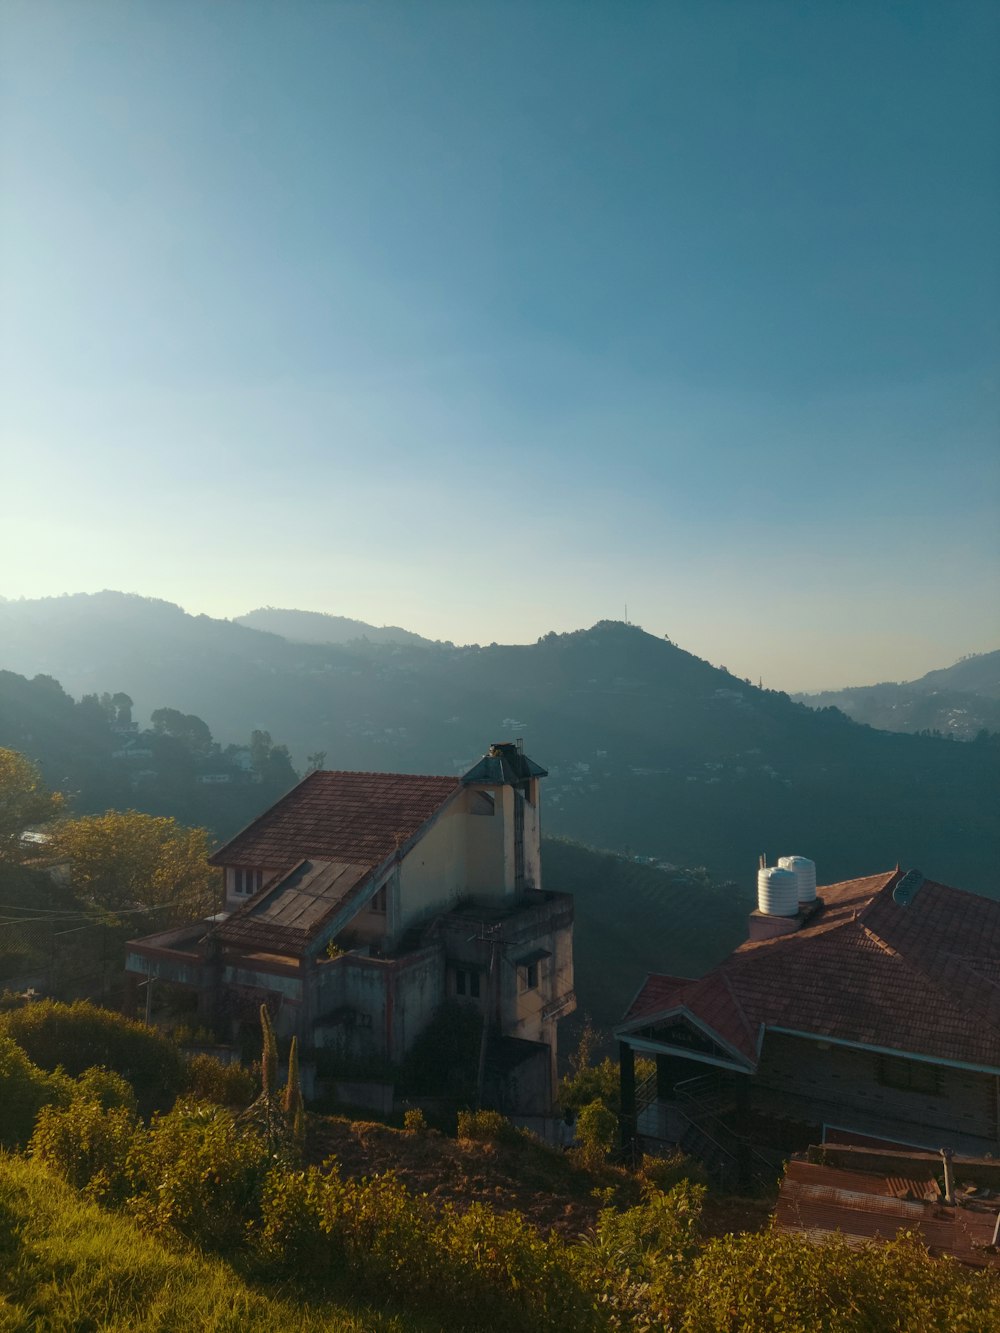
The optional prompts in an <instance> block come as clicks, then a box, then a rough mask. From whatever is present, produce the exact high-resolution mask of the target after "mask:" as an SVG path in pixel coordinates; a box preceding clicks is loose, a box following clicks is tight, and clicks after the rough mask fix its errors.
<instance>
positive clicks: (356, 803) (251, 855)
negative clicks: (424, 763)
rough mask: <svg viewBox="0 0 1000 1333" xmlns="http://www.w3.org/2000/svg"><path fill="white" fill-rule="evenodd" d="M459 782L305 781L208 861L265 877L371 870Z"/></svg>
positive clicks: (323, 777) (389, 776)
mask: <svg viewBox="0 0 1000 1333" xmlns="http://www.w3.org/2000/svg"><path fill="white" fill-rule="evenodd" d="M460 787H461V780H460V779H459V778H444V777H425V776H421V775H416V774H409V773H327V772H316V773H310V774H309V775H308V777H305V778H303V779H302V781H301V782H300V783H299V784H298V786H297V787H293V788H292V790H291V791H290V792H289V793H288V794H287V795H286V796H283V797H282V798H281V800H280V801H278V802H277V804H275V805H272V806H271V808H270V810H265V812H264V813H263V814H262V815H260V816H259V817H258V818H257V819H255V820H254V821H253V823H252V824H248V825H247V827H246V828H245V829H244V830H243V831H242V832H241V833H237V835H236V837H235V838H233V839H231V840H230V841H229V842H227V843H226V845H225V846H224V847H221V848H220V849H219V850H218V851H217V852H216V853H215V855H214V856H213V857H212V858H211V859H212V863H213V865H220V866H225V865H231V866H247V867H256V866H261V867H265V868H268V869H271V870H280V869H285V868H288V867H291V866H293V865H295V864H296V863H297V862H299V861H302V860H305V859H308V860H320V861H340V862H346V863H350V864H353V865H363V866H375V865H378V864H379V862H380V861H383V860H385V858H386V857H387V856H389V855H391V853H392V852H393V851H394V850H395V848H396V846H397V842H403V843H405V842H407V841H408V840H409V839H410V838H411V837H412V836H413V835H414V834H415V833H416V832H417V831H418V829H420V828H421V827H422V826H423V825H424V824H426V823H427V821H428V820H429V819H430V818H431V816H432V815H434V814H435V813H436V812H437V811H438V810H440V808H441V806H442V805H444V803H445V802H446V801H447V800H448V799H449V798H450V797H452V796H454V794H455V793H456V792H457V791H458V790H459V789H460Z"/></svg>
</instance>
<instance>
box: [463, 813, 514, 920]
mask: <svg viewBox="0 0 1000 1333" xmlns="http://www.w3.org/2000/svg"><path fill="white" fill-rule="evenodd" d="M482 790H483V791H484V792H486V791H492V794H493V798H494V799H493V810H494V813H493V814H492V815H490V814H481V813H476V811H481V810H484V809H488V808H489V807H488V805H487V803H486V801H485V800H483V799H482V798H481V797H480V794H479V791H478V789H476V788H473V789H472V790H470V791H468V792H467V793H466V798H465V799H466V801H467V810H468V813H467V814H466V815H465V817H464V820H463V822H464V824H465V883H466V887H467V890H468V892H469V894H470V895H471V896H472V897H474V898H475V897H491V896H492V897H499V895H500V894H502V893H503V892H504V884H505V879H504V815H503V790H502V789H501V788H492V789H491V788H487V787H484V788H483V789H482ZM511 855H513V843H511Z"/></svg>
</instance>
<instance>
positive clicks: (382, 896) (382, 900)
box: [371, 884, 389, 916]
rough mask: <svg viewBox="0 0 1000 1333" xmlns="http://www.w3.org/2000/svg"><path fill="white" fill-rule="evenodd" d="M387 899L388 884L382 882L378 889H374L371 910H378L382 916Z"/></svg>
mask: <svg viewBox="0 0 1000 1333" xmlns="http://www.w3.org/2000/svg"><path fill="white" fill-rule="evenodd" d="M388 899H389V886H388V884H383V885H382V887H381V888H380V889H377V890H376V891H375V896H374V897H373V898H372V904H371V910H372V911H373V912H379V913H381V915H382V916H385V913H386V903H387V902H388Z"/></svg>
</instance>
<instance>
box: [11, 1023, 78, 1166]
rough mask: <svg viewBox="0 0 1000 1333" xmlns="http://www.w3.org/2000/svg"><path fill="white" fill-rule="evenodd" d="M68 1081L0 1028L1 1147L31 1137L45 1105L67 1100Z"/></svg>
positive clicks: (17, 1146) (20, 1142)
mask: <svg viewBox="0 0 1000 1333" xmlns="http://www.w3.org/2000/svg"><path fill="white" fill-rule="evenodd" d="M70 1086H71V1085H70V1081H69V1079H68V1078H66V1077H65V1076H64V1075H63V1074H61V1073H56V1074H47V1073H46V1072H45V1070H44V1069H39V1068H38V1066H37V1065H35V1064H33V1063H32V1062H31V1060H29V1059H28V1057H27V1055H25V1053H24V1051H22V1049H21V1048H20V1046H18V1045H17V1044H16V1042H14V1041H12V1040H11V1038H10V1037H6V1036H4V1035H3V1033H2V1032H0V1148H19V1147H21V1146H22V1145H24V1144H25V1143H27V1142H28V1140H29V1139H30V1138H31V1135H32V1131H33V1130H34V1128H35V1119H36V1117H37V1116H38V1113H39V1111H41V1109H42V1107H44V1106H52V1105H64V1104H65V1103H66V1102H68V1101H69V1095H70Z"/></svg>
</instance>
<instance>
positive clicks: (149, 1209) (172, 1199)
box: [130, 1099, 274, 1251]
mask: <svg viewBox="0 0 1000 1333" xmlns="http://www.w3.org/2000/svg"><path fill="white" fill-rule="evenodd" d="M130 1165H131V1170H132V1173H133V1177H134V1180H135V1184H136V1194H137V1198H136V1201H135V1208H136V1211H137V1212H138V1213H139V1214H140V1215H141V1216H142V1217H143V1218H144V1219H145V1220H146V1221H147V1222H148V1223H149V1224H150V1225H151V1226H153V1227H156V1228H166V1227H172V1228H173V1229H174V1230H176V1231H178V1232H180V1233H181V1235H183V1236H186V1237H187V1238H188V1239H189V1240H193V1241H195V1242H196V1243H197V1244H198V1245H201V1246H203V1247H204V1248H205V1249H209V1250H220V1251H221V1250H228V1249H232V1248H233V1247H235V1246H236V1245H238V1244H239V1243H240V1242H241V1241H242V1240H243V1239H244V1237H245V1233H246V1229H247V1226H248V1225H249V1224H251V1223H253V1224H256V1222H257V1219H258V1217H259V1214H260V1201H261V1195H262V1192H263V1189H264V1184H265V1181H266V1178H267V1173H268V1171H269V1170H270V1168H271V1167H272V1166H273V1165H274V1158H273V1157H272V1156H271V1155H270V1154H269V1153H268V1150H267V1147H266V1145H265V1143H264V1142H263V1140H262V1138H261V1137H260V1136H259V1135H258V1134H256V1133H254V1132H251V1131H242V1130H241V1129H240V1127H239V1126H237V1124H236V1121H235V1120H234V1118H233V1116H232V1114H231V1113H230V1112H229V1111H227V1110H225V1109H224V1108H223V1107H219V1106H212V1105H209V1104H208V1103H206V1102H195V1101H187V1100H183V1099H182V1100H181V1101H179V1102H178V1103H177V1105H176V1106H175V1107H174V1109H173V1110H172V1111H170V1112H169V1113H168V1114H167V1115H162V1116H160V1115H158V1116H154V1118H153V1121H152V1124H151V1125H150V1127H149V1133H148V1135H147V1136H146V1137H145V1138H144V1140H143V1141H142V1142H141V1143H140V1144H137V1151H136V1152H135V1153H134V1154H133V1158H132V1161H131V1164H130Z"/></svg>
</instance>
